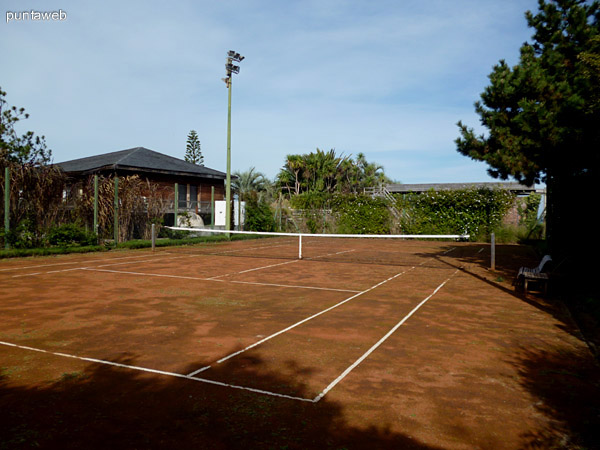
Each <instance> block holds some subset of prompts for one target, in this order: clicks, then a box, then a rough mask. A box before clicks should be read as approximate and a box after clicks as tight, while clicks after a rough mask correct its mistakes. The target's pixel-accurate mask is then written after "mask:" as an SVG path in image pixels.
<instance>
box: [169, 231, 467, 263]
mask: <svg viewBox="0 0 600 450" xmlns="http://www.w3.org/2000/svg"><path fill="white" fill-rule="evenodd" d="M168 228H170V229H171V230H176V231H179V232H185V233H188V234H189V235H190V236H199V235H200V236H218V235H222V236H229V240H220V241H218V242H216V243H212V244H207V245H202V246H200V247H196V248H194V249H193V250H190V251H194V252H201V253H207V254H215V255H223V256H246V257H256V258H277V259H305V260H316V261H336V262H349V263H359V264H385V265H403V264H412V263H414V261H415V259H417V258H418V257H419V255H423V254H424V253H428V252H430V251H438V250H439V248H440V244H439V241H442V242H444V241H457V240H468V239H469V235H466V234H445V235H405V234H404V235H403V234H396V235H368V234H311V233H278V232H266V231H265V232H258V231H227V230H214V229H208V228H183V227H168Z"/></svg>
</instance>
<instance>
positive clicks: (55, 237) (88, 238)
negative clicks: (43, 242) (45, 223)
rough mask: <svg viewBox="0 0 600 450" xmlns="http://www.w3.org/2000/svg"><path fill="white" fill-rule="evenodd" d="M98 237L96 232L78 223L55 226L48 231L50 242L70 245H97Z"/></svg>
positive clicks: (64, 245) (51, 243)
mask: <svg viewBox="0 0 600 450" xmlns="http://www.w3.org/2000/svg"><path fill="white" fill-rule="evenodd" d="M97 242H98V237H97V236H96V233H93V232H90V231H87V230H86V229H85V228H83V227H82V226H80V225H78V224H74V223H68V224H64V225H59V226H57V227H53V228H51V229H50V231H49V232H48V243H49V244H50V245H58V246H61V247H68V246H72V245H81V246H87V245H96V244H97Z"/></svg>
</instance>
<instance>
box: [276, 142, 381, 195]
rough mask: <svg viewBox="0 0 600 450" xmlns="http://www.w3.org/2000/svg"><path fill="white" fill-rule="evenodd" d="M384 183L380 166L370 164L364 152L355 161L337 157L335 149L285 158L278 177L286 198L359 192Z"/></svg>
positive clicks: (278, 183)
mask: <svg viewBox="0 0 600 450" xmlns="http://www.w3.org/2000/svg"><path fill="white" fill-rule="evenodd" d="M385 181H387V177H386V176H385V174H384V172H383V167H382V166H380V165H377V164H374V163H369V162H368V161H367V159H366V157H365V155H364V154H363V153H359V154H358V156H357V157H356V159H352V158H351V157H349V156H337V155H336V154H335V150H334V149H331V150H329V151H328V152H324V151H322V150H320V149H318V148H317V150H316V151H315V152H311V153H308V154H304V155H287V157H286V161H285V164H284V166H283V168H282V169H281V170H280V171H279V174H278V175H277V179H276V182H277V186H278V187H279V189H280V190H281V192H282V193H283V194H287V195H289V196H292V195H299V194H302V193H306V192H325V193H335V192H342V193H349V192H354V193H360V192H363V190H364V188H366V187H374V186H378V185H379V184H381V183H383V182H385Z"/></svg>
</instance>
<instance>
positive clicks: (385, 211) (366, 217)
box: [332, 195, 391, 234]
mask: <svg viewBox="0 0 600 450" xmlns="http://www.w3.org/2000/svg"><path fill="white" fill-rule="evenodd" d="M332 209H333V211H334V214H335V215H336V216H337V218H338V220H337V232H338V233H340V234H389V233H390V229H391V215H390V211H389V208H388V205H387V202H386V201H385V200H384V199H382V198H371V197H369V196H366V195H338V196H336V197H335V198H334V199H333V201H332Z"/></svg>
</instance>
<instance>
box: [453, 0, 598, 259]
mask: <svg viewBox="0 0 600 450" xmlns="http://www.w3.org/2000/svg"><path fill="white" fill-rule="evenodd" d="M525 16H526V18H527V22H528V25H529V26H530V27H531V28H533V29H534V34H533V43H531V44H530V43H525V44H523V46H522V47H521V51H520V61H519V63H518V64H517V65H515V66H514V67H512V68H511V67H509V66H508V65H507V64H506V62H505V61H500V62H499V64H497V65H496V66H495V67H494V68H493V71H492V73H491V74H490V75H489V79H490V82H491V84H490V85H489V86H488V87H486V88H485V90H484V92H483V93H482V94H481V100H480V101H478V102H476V103H475V109H476V112H477V113H478V115H479V116H480V118H481V123H482V125H483V126H484V127H485V128H487V130H488V133H487V135H479V136H477V135H476V134H475V132H474V130H473V129H471V128H468V127H466V126H465V125H464V124H463V123H462V122H459V123H458V126H459V129H460V133H461V137H460V138H458V139H457V140H456V143H457V149H458V151H459V152H460V153H462V154H463V155H466V156H469V157H471V158H473V159H476V160H480V161H485V162H487V163H488V165H489V169H488V172H489V173H490V174H491V175H492V176H494V177H497V178H502V179H507V178H508V177H509V176H512V177H514V178H515V179H517V180H518V181H520V182H524V183H526V184H533V183H539V182H545V183H546V186H547V190H548V207H547V208H548V209H547V219H548V228H547V234H548V238H549V241H550V244H551V245H552V247H553V251H556V253H558V254H561V255H563V256H564V255H565V254H569V253H571V255H572V250H573V246H572V245H570V243H569V241H568V239H569V236H570V235H571V233H572V232H573V231H574V230H575V229H577V230H578V231H582V230H583V227H585V226H586V223H587V224H591V223H592V222H593V221H592V220H589V219H590V217H589V216H588V217H586V214H587V215H589V213H590V211H591V209H590V208H589V206H588V207H586V206H585V202H586V201H587V200H584V201H583V202H582V201H577V199H576V197H577V192H575V191H574V190H573V186H577V187H578V188H577V191H578V192H582V190H581V188H583V189H584V190H585V189H591V188H593V186H594V183H595V180H597V179H598V176H600V151H599V149H600V108H599V107H598V102H597V101H594V99H597V95H594V93H596V94H597V86H595V83H594V78H593V77H590V73H589V64H587V65H586V58H582V55H584V56H585V55H586V54H587V53H586V52H589V50H590V49H591V48H594V47H593V45H592V43H593V42H594V37H595V36H598V34H600V3H599V1H598V0H594V1H591V2H589V1H588V2H586V1H584V0H549V1H545V0H539V11H538V12H537V14H533V13H531V12H530V11H528V12H527V13H526V14H525ZM587 60H588V61H589V57H588V58H587ZM579 198H580V199H581V198H582V196H581V195H580V196H579ZM556 256H559V255H556Z"/></svg>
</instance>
